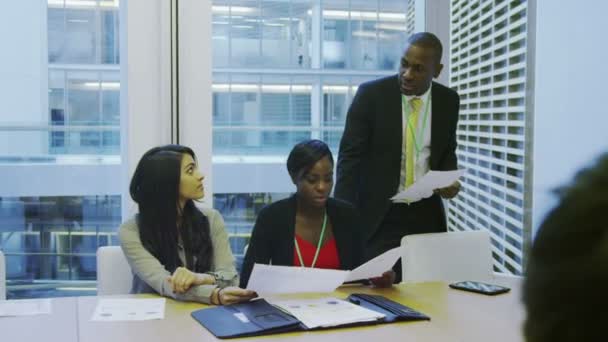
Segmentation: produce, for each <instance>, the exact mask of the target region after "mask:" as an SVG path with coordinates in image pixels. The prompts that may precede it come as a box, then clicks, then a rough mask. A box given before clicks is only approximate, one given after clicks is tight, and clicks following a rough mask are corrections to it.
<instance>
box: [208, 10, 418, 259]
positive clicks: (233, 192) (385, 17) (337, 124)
mask: <svg viewBox="0 0 608 342" xmlns="http://www.w3.org/2000/svg"><path fill="white" fill-rule="evenodd" d="M412 11H413V1H402V0H366V1H363V0H348V1H345V0H322V1H321V0H282V1H278V0H213V6H212V22H213V31H212V42H213V87H212V89H213V170H214V171H213V175H214V176H213V181H214V184H213V187H214V193H215V195H214V201H213V202H214V207H215V208H217V209H219V210H220V212H221V213H222V215H223V216H224V218H225V220H226V223H227V228H228V230H229V232H230V234H231V236H232V239H231V241H232V244H233V245H232V247H233V252H234V253H235V254H236V255H237V257H241V256H242V254H243V247H244V246H245V245H246V244H247V241H248V237H249V234H250V231H251V228H252V225H253V222H254V220H255V217H256V216H257V213H258V212H259V209H261V208H262V207H263V206H264V205H265V204H266V203H269V202H272V201H276V200H278V199H281V198H285V197H286V196H289V194H290V193H291V192H293V191H294V189H295V188H294V186H293V184H291V181H290V180H289V177H288V175H287V171H286V167H285V160H286V156H287V153H288V152H289V151H290V150H291V148H292V147H293V146H294V145H295V144H296V143H297V142H299V141H302V140H304V139H310V138H316V139H322V140H324V141H325V142H327V143H328V144H329V145H330V147H331V149H332V152H333V153H334V154H335V155H336V156H337V153H338V145H339V142H340V138H341V136H342V132H343V129H344V123H345V119H346V111H347V109H348V106H349V104H350V101H351V100H352V97H353V95H354V94H355V92H356V90H357V87H358V85H359V84H361V83H362V82H365V81H368V80H371V79H375V78H378V77H382V76H386V75H390V74H393V73H395V72H396V70H397V67H398V63H399V59H400V56H401V53H402V48H403V45H404V42H405V39H406V37H407V34H408V33H407V30H408V28H409V29H411V27H412V26H413V23H412V22H411V21H412V20H413V15H412V13H413V12H412ZM408 13H409V15H408ZM406 17H407V18H406ZM408 18H409V19H408ZM237 170H238V171H237Z"/></svg>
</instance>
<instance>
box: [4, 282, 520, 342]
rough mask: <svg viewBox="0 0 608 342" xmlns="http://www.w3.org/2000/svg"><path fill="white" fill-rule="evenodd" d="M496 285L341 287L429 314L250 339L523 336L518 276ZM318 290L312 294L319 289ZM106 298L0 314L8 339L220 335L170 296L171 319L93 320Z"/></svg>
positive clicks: (193, 306)
mask: <svg viewBox="0 0 608 342" xmlns="http://www.w3.org/2000/svg"><path fill="white" fill-rule="evenodd" d="M491 282H492V283H494V284H498V285H505V286H508V287H510V288H511V291H510V292H509V293H506V294H501V295H497V296H485V295H481V294H476V293H471V292H464V291H460V290H455V289H451V288H449V287H448V284H447V283H445V282H426V283H402V284H399V285H395V286H393V287H392V288H388V289H376V288H371V287H368V286H343V287H340V288H338V289H337V290H336V291H335V292H334V293H332V294H316V295H317V296H334V297H338V298H346V297H347V296H348V295H349V294H350V293H369V294H380V295H383V296H385V297H388V298H390V299H392V300H394V301H397V302H400V303H402V304H404V305H407V306H409V307H411V308H413V309H415V310H418V311H421V312H423V313H425V314H426V315H428V316H430V317H431V320H430V321H417V322H399V323H392V324H380V325H369V326H358V327H348V328H336V329H328V330H317V331H308V332H293V333H284V334H276V335H266V336H258V337H246V338H242V339H239V340H247V341H284V340H289V341H332V342H334V341H343V342H354V341H365V342H370V341H372V342H381V341H382V342H383V341H455V342H458V341H463V342H464V341H466V342H471V341H509V342H517V341H523V337H522V333H521V325H522V322H523V319H524V317H525V312H524V309H523V306H522V304H521V290H520V288H521V283H522V280H521V278H519V277H501V276H497V277H495V278H494V279H493V280H492V281H491ZM313 296H314V295H313ZM110 297H111V298H157V297H158V296H156V295H151V294H150V295H122V296H110ZM98 298H100V297H94V296H88V297H65V298H54V299H52V301H51V303H52V314H50V315H38V316H26V317H0V341H2V342H5V341H6V342H9V341H10V342H12V341H15V342H20V341H35V342H43V341H44V342H47V341H48V342H51V341H61V342H71V341H74V342H97V341H99V342H102V341H104V342H106V341H111V342H123V341H146V342H155V341H159V342H160V341H163V342H167V341H170V342H174V341H180V342H181V341H188V342H189V341H216V340H218V339H216V338H215V337H214V336H213V335H212V334H211V333H209V332H208V331H207V330H206V329H205V328H204V327H203V326H201V325H200V324H199V323H198V322H196V321H195V320H194V319H193V318H192V317H191V316H190V313H191V312H192V311H194V310H198V309H202V308H205V307H207V306H206V305H204V304H199V303H186V302H178V301H174V300H171V299H167V302H166V307H165V318H164V319H162V320H150V321H137V322H94V321H91V316H92V314H93V311H94V310H95V307H96V304H97V300H98Z"/></svg>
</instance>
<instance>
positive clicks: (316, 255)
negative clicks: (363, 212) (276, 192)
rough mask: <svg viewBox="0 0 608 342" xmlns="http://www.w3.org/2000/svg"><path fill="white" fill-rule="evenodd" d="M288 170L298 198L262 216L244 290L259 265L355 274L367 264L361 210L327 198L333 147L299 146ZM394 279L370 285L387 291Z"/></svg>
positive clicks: (243, 276)
mask: <svg viewBox="0 0 608 342" xmlns="http://www.w3.org/2000/svg"><path fill="white" fill-rule="evenodd" d="M287 171H288V172H289V176H290V177H291V180H292V181H293V183H294V185H295V186H296V193H295V194H294V195H293V196H291V197H290V198H287V199H284V200H280V201H277V202H275V203H272V204H270V205H268V206H267V207H265V208H264V209H262V211H261V212H260V214H259V215H258V217H257V219H256V222H255V226H254V227H253V231H252V233H251V239H250V241H249V247H248V248H247V253H246V254H245V260H244V262H243V269H242V271H241V286H242V287H245V286H246V285H247V282H248V281H249V277H250V276H251V271H252V269H253V265H254V264H255V263H259V264H272V265H283V266H302V267H315V268H326V269H342V270H351V269H354V268H356V267H357V266H359V265H360V264H361V263H363V261H365V258H364V246H363V239H362V236H361V228H360V222H361V220H360V219H358V214H357V211H356V210H355V209H354V207H353V206H352V205H350V204H349V203H346V202H343V201H340V200H337V199H334V198H331V197H329V194H330V192H331V189H332V187H333V174H334V159H333V156H332V154H331V151H330V150H329V147H328V146H327V145H326V144H325V143H324V142H322V141H320V140H306V141H303V142H301V143H299V144H297V145H296V146H294V148H293V149H292V150H291V152H290V153H289V157H288V158H287ZM394 279H395V273H394V272H393V271H392V270H390V271H387V272H385V273H384V274H383V276H382V277H378V278H374V279H370V280H371V281H372V282H373V283H374V284H375V285H376V286H382V287H386V286H391V285H392V283H393V281H394Z"/></svg>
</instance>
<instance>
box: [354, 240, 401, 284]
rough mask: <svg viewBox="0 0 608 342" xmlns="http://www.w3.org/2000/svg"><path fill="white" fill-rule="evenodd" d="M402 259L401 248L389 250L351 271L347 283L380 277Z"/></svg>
mask: <svg viewBox="0 0 608 342" xmlns="http://www.w3.org/2000/svg"><path fill="white" fill-rule="evenodd" d="M400 257H401V247H395V248H393V249H391V250H388V251H386V252H384V253H382V254H380V255H378V256H377V257H375V258H373V259H372V260H370V261H368V262H366V263H365V264H363V265H361V266H359V267H357V268H355V269H354V270H352V271H350V273H349V274H348V277H346V281H353V280H360V279H369V278H375V277H380V276H382V273H384V272H386V271H388V270H390V269H391V268H392V267H393V266H394V265H395V263H396V262H397V260H399V258H400Z"/></svg>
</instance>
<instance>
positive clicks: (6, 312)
mask: <svg viewBox="0 0 608 342" xmlns="http://www.w3.org/2000/svg"><path fill="white" fill-rule="evenodd" d="M50 313H51V300H50V299H49V298H45V299H18V300H0V317H3V316H33V315H48V314H50Z"/></svg>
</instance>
